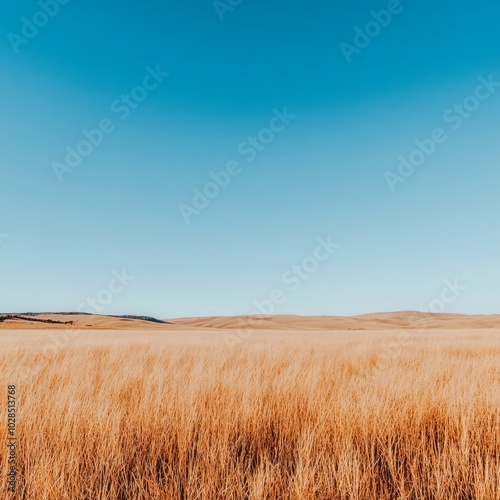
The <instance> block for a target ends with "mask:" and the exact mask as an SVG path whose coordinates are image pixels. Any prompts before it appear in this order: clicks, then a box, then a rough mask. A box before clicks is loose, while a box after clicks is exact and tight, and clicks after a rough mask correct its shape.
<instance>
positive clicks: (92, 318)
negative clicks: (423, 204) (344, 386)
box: [0, 311, 500, 330]
mask: <svg viewBox="0 0 500 500" xmlns="http://www.w3.org/2000/svg"><path fill="white" fill-rule="evenodd" d="M60 328H78V329H94V330H151V329H154V330H159V329H160V330H161V329H165V330H172V329H174V330H175V329H181V330H193V329H222V330H238V329H241V328H249V329H256V330H392V329H414V330H419V329H422V330H424V329H478V328H500V315H471V316H468V315H464V314H432V313H421V312H414V311H403V312H394V313H375V314H365V315H362V316H345V317H344V316H293V315H278V316H256V315H250V316H213V317H203V318H177V319H170V320H161V319H156V318H152V317H149V316H130V315H126V316H104V315H93V314H87V313H76V312H75V313H10V314H9V313H8V314H0V330H1V329H3V330H7V329H19V330H21V329H27V330H28V329H60Z"/></svg>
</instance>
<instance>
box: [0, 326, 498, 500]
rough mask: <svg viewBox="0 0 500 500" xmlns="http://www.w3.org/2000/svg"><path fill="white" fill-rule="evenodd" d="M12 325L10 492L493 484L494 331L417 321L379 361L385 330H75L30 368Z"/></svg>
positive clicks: (454, 490)
mask: <svg viewBox="0 0 500 500" xmlns="http://www.w3.org/2000/svg"><path fill="white" fill-rule="evenodd" d="M6 335H10V336H11V338H10V339H9V338H7V337H6ZM19 335H20V333H19V332H11V333H10V334H9V333H4V334H2V339H3V340H2V342H3V347H4V349H3V350H2V352H3V354H2V356H1V364H0V367H1V377H2V381H3V383H4V385H5V391H6V386H7V383H12V382H15V383H17V385H18V395H19V396H18V397H19V418H20V421H19V424H18V429H17V430H18V436H19V442H18V455H19V460H18V467H19V474H20V475H19V479H18V493H17V496H16V498H20V499H21V498H22V499H36V500H43V499H47V500H53V499H68V500H79V499H89V500H99V499H134V500H135V499H193V500H194V499H238V500H239V499H278V498H279V499H297V500H307V499H316V498H317V499H373V500H381V499H382V500H383V499H415V500H416V499H437V500H439V499H442V500H450V499H452V500H455V499H488V500H489V499H500V334H499V332H498V331H488V332H475V333H474V332H466V333H459V332H449V331H448V332H433V333H432V334H430V333H429V334H422V333H420V335H418V336H415V337H414V338H413V339H412V341H411V342H410V343H409V344H408V345H406V346H405V347H404V348H403V349H401V351H400V352H397V353H396V354H395V358H394V359H393V361H392V362H391V363H390V364H389V365H388V366H387V368H386V369H384V370H378V369H377V361H378V360H379V358H380V357H381V356H382V354H383V352H382V350H381V342H382V341H383V338H384V337H388V338H391V337H394V334H393V333H392V334H391V333H390V332H389V333H387V332H386V333H380V332H378V333H375V332H372V333H370V332H366V333H363V334H361V333H355V332H350V333H349V334H342V333H331V334H328V333H323V334H320V333H318V334H312V333H310V332H309V333H308V334H307V335H305V334H304V335H300V334H294V333H280V334H278V333H276V334H275V335H274V334H270V333H269V332H256V333H255V334H254V336H252V337H251V338H250V339H249V340H247V341H245V342H244V343H242V344H241V345H240V346H238V347H235V348H233V349H228V348H227V347H226V346H225V345H224V343H223V342H221V334H220V333H219V332H217V333H212V334H209V333H206V334H203V335H205V336H204V337H203V336H200V334H198V335H195V334H192V335H191V334H189V333H183V334H182V336H181V335H177V336H175V335H172V334H165V335H164V337H165V338H163V340H161V335H157V336H152V337H145V338H143V339H141V340H139V335H140V334H138V333H137V334H130V333H129V334H127V336H126V337H125V336H124V337H123V339H122V338H121V337H119V335H118V333H116V335H115V336H111V334H110V341H109V342H107V341H106V340H103V336H106V333H103V332H100V333H98V334H94V333H89V332H85V334H84V335H85V338H84V339H81V338H80V339H78V338H77V339H75V340H73V341H72V344H71V345H70V346H69V347H67V348H65V349H62V350H61V351H60V352H59V353H58V354H57V356H56V357H55V358H54V359H53V360H52V361H51V362H50V363H47V364H46V365H45V366H44V368H43V370H42V371H40V372H39V373H38V374H37V375H36V376H32V377H28V376H27V375H26V373H27V371H26V369H27V367H28V365H29V364H30V363H33V356H32V354H31V352H32V351H30V348H29V347H28V345H27V344H30V345H35V344H36V341H35V340H34V337H33V338H32V337H29V338H28V337H26V336H27V335H28V334H24V335H25V337H24V341H25V343H26V345H23V344H22V343H21V344H20V345H18V346H14V341H15V340H16V338H17V340H19ZM29 335H31V336H34V335H35V334H34V333H30V334H29ZM36 335H42V334H41V333H36ZM131 335H135V337H133V336H131ZM111 337H113V338H112V341H111ZM202 337H203V338H202ZM99 339H100V340H99ZM200 339H201V340H200ZM270 339H272V340H270ZM10 341H12V345H10V347H9V342H10ZM4 418H5V417H4ZM5 427H6V425H4V424H2V425H1V432H0V439H2V442H5ZM1 460H2V462H1V464H0V465H1V472H2V477H4V478H5V474H6V473H5V452H2V457H1ZM4 483H5V481H4ZM2 488H4V491H6V486H2Z"/></svg>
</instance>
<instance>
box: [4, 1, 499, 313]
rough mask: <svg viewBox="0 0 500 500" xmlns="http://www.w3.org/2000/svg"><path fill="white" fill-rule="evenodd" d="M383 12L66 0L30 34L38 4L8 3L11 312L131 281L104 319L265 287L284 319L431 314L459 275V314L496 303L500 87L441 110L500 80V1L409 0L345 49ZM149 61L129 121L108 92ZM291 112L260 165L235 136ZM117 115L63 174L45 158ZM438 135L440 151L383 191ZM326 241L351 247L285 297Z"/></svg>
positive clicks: (60, 305)
mask: <svg viewBox="0 0 500 500" xmlns="http://www.w3.org/2000/svg"><path fill="white" fill-rule="evenodd" d="M233 3H236V2H233ZM388 4H390V2H387V1H370V2H369V1H357V2H332V1H331V0H330V1H326V0H325V1H323V0H318V1H316V2H313V3H311V2H284V1H275V2H266V1H264V0H251V1H250V0H243V1H242V2H241V3H240V5H238V6H235V7H234V8H233V10H232V11H229V10H228V11H226V12H223V13H221V12H222V10H224V9H223V8H222V7H220V6H219V9H222V10H220V12H219V13H220V14H221V16H223V17H224V19H223V20H222V21H221V19H220V17H219V15H218V13H217V12H216V9H215V8H214V6H213V4H212V3H211V2H210V1H208V2H207V1H205V2H196V1H194V2H179V1H176V2H173V1H168V0H162V1H156V0H149V1H146V2H131V1H127V0H124V1H122V2H120V3H119V4H118V3H116V2H113V3H108V2H97V1H96V0H87V1H85V2H81V1H77V0H71V1H69V2H68V3H67V4H66V5H60V6H59V12H58V13H57V14H56V15H54V17H53V18H50V19H48V22H47V23H46V25H45V26H42V27H40V28H38V33H35V34H34V35H33V32H34V31H33V27H32V26H31V28H30V26H28V27H26V25H25V24H26V23H25V20H23V18H24V17H25V18H26V19H27V20H28V22H30V21H31V20H33V17H34V16H35V18H36V20H37V22H38V23H39V24H40V23H41V24H42V25H43V24H44V16H43V14H42V15H37V13H38V12H39V11H40V9H41V7H40V5H39V4H38V3H37V2H35V1H31V0H26V1H23V2H17V3H16V2H10V3H8V4H5V5H4V6H3V9H2V17H1V19H0V36H1V37H2V38H1V39H2V40H3V41H2V42H1V43H0V58H1V61H2V63H1V66H0V99H1V103H2V106H1V111H2V112H1V115H0V145H1V148H0V151H1V157H0V161H1V176H0V234H6V235H7V237H6V238H3V237H0V311H27V310H32V311H45V310H49V311H69V310H75V309H76V308H77V307H78V305H79V304H81V303H82V301H85V300H86V299H87V298H88V297H94V296H96V295H97V294H98V293H99V292H100V291H102V290H103V289H105V288H106V287H107V286H108V283H109V281H110V278H111V277H112V272H113V270H118V271H121V270H122V269H126V270H127V272H128V273H129V274H131V275H133V276H134V277H135V279H134V280H133V281H132V282H131V283H130V284H129V286H127V287H126V289H125V290H123V291H122V292H120V293H116V294H115V295H114V296H113V299H112V302H111V303H110V304H107V305H106V306H105V307H103V312H105V313H109V314H121V313H130V314H150V315H154V316H158V317H175V316H196V315H229V314H247V313H251V312H255V306H254V305H253V302H254V301H255V300H259V301H260V300H264V299H266V298H269V296H270V294H271V292H272V291H273V290H274V289H281V290H282V292H283V294H284V296H285V297H286V301H285V302H284V303H283V304H279V305H278V306H276V308H275V311H274V312H275V313H294V314H340V315H342V314H358V313H365V312H372V311H387V310H408V309H419V308H421V307H425V306H427V305H428V303H429V302H430V301H432V300H434V299H438V298H439V297H440V295H441V292H442V290H443V288H444V287H445V286H446V285H444V281H445V280H446V279H455V278H459V280H460V283H462V284H465V285H466V286H467V290H466V291H464V292H463V293H462V294H461V296H460V297H458V298H456V300H454V301H453V303H450V304H448V305H447V306H446V311H447V312H465V313H493V312H497V313H498V312H500V300H499V299H500V265H499V264H500V258H499V248H500V231H499V227H500V224H499V222H500V197H499V196H498V186H499V181H500V169H499V161H498V160H499V158H500V154H499V153H500V140H499V137H500V127H499V125H498V117H499V116H500V88H494V89H493V92H491V95H490V96H486V92H485V91H484V89H483V91H482V92H481V96H482V98H484V100H481V101H480V103H479V106H478V109H477V110H476V109H474V111H473V112H471V113H468V115H470V116H467V118H463V119H462V123H459V122H458V119H457V118H456V116H457V113H458V112H456V111H453V112H452V113H451V114H450V113H449V114H448V115H447V116H448V120H447V121H445V119H444V115H445V114H446V112H447V110H449V109H450V108H451V107H452V106H453V105H454V104H455V103H457V104H459V103H463V102H464V100H466V99H467V98H469V97H470V96H472V95H474V93H475V91H476V89H477V87H478V85H480V82H479V80H478V78H479V77H481V76H482V77H484V78H486V79H487V78H488V77H489V76H490V75H493V79H494V81H500V66H499V60H500V56H499V48H500V31H499V30H498V25H499V20H500V19H499V18H500V7H499V6H498V3H497V2H493V1H484V0H478V1H475V2H465V3H463V2H462V3H457V2H456V1H451V0H443V1H441V2H439V3H436V2H431V1H430V0H418V1H417V0H413V1H410V0H401V7H398V8H397V9H396V8H395V4H392V5H391V8H393V9H394V10H398V13H397V14H391V15H392V19H391V21H390V22H389V23H388V26H386V27H383V28H380V30H379V31H380V34H378V36H375V37H374V38H369V39H368V41H369V42H370V43H369V44H367V43H366V40H364V41H363V40H362V39H361V42H360V40H358V45H359V44H360V45H363V44H365V45H367V46H366V47H365V48H362V49H360V48H359V46H358V47H356V46H355V45H353V44H354V36H355V28H356V27H360V29H361V30H362V31H364V29H365V26H366V24H367V23H368V22H370V21H373V19H374V17H373V15H372V14H371V10H373V9H374V10H376V11H380V10H382V9H386V8H387V6H388ZM52 7H53V6H52ZM30 29H31V31H30ZM36 29H37V28H36V27H35V28H34V30H35V32H36ZM369 29H371V30H372V33H374V31H373V30H375V31H377V30H378V28H377V26H376V25H374V24H373V23H372V24H371V25H370V28H369ZM22 30H24V32H25V33H24V34H25V35H26V34H28V35H29V36H30V38H27V37H26V36H25V37H24V38H23V39H21V38H20V37H21V36H23V34H22ZM358 33H359V32H358ZM13 34H15V35H16V36H14V35H13ZM358 38H359V36H358ZM361 38H362V37H361ZM343 42H345V43H347V44H350V45H351V46H353V47H355V49H356V52H353V53H351V57H350V58H351V61H350V63H349V62H348V61H347V59H346V57H344V54H343V52H342V49H341V44H342V43H343ZM344 47H345V46H344ZM158 65H159V67H160V68H161V71H163V72H168V73H169V76H168V77H165V78H164V81H163V82H162V83H161V84H159V85H158V86H157V88H155V89H153V90H150V91H148V94H147V98H146V99H145V100H144V101H143V102H141V103H139V104H137V105H136V103H135V102H133V106H134V109H130V106H129V111H130V113H129V116H127V117H126V118H125V119H122V118H124V115H125V114H128V111H127V112H126V111H123V108H122V111H121V113H119V112H118V111H117V106H118V105H117V103H116V101H117V99H118V100H120V99H123V98H122V95H123V94H130V91H131V90H132V89H133V88H134V87H135V86H137V85H138V84H141V82H143V79H144V77H145V76H146V74H147V70H146V68H147V67H150V68H153V69H155V68H156V67H157V66H158ZM153 83H154V81H153V80H152V79H151V78H149V80H148V85H150V86H153ZM136 95H142V94H140V93H139V94H137V93H136ZM125 98H126V97H125ZM129 102H130V101H129ZM113 103H114V105H115V107H114V111H113V110H112V105H113ZM120 105H123V104H122V103H120ZM468 105H469V106H470V107H474V106H475V103H474V100H469V101H468ZM285 108H286V110H287V112H288V113H289V114H293V115H296V117H295V118H294V119H293V120H291V122H290V123H289V124H288V125H287V126H286V127H285V128H284V130H282V131H281V132H276V133H275V136H274V139H273V140H272V141H271V142H270V143H269V144H267V145H266V146H265V148H263V150H262V151H259V152H258V154H256V158H255V159H254V160H253V161H251V162H249V161H247V160H248V159H249V156H250V155H249V153H247V154H248V156H244V155H242V154H240V152H238V147H239V145H240V144H241V143H242V142H244V141H247V138H248V137H249V136H256V135H257V134H258V132H259V131H261V129H262V128H263V127H267V126H268V125H269V123H270V120H271V119H272V117H273V113H274V112H273V109H277V110H280V111H283V110H284V109H285ZM106 118H107V119H110V120H111V122H112V127H113V132H112V133H109V134H107V135H105V136H104V140H103V142H102V144H100V145H99V146H98V147H95V148H94V149H93V151H92V153H91V154H89V156H87V157H86V158H85V159H84V160H83V161H82V163H81V164H80V165H79V166H78V167H77V168H75V169H74V170H73V171H72V172H71V173H65V174H64V175H63V177H62V179H63V182H59V180H58V178H57V176H56V174H55V172H54V168H53V163H54V162H59V163H60V164H62V163H64V161H65V156H66V151H65V148H66V147H67V146H70V147H73V148H74V147H76V146H77V144H78V143H79V142H80V141H81V140H82V139H83V135H82V130H84V129H87V130H91V129H94V128H96V127H97V126H98V125H99V123H100V122H101V120H104V119H106ZM108 126H111V125H109V123H108ZM280 127H281V126H280ZM436 128H441V129H442V130H443V131H444V132H445V133H446V136H447V140H446V141H445V142H444V143H441V144H438V145H437V146H436V151H435V153H434V154H432V155H431V156H430V157H429V158H427V159H426V160H425V162H424V164H423V165H421V166H419V167H418V168H416V169H415V172H414V173H413V174H412V175H411V176H409V177H406V178H405V182H404V183H398V184H397V185H395V189H394V190H391V189H390V188H389V185H388V182H387V180H386V177H385V176H386V175H387V172H393V173H397V169H398V164H399V160H398V157H399V156H400V155H403V156H406V157H408V156H409V155H410V153H411V152H412V150H414V149H415V148H416V146H415V142H414V141H415V140H416V139H420V140H423V139H425V138H427V137H430V136H431V134H432V131H433V130H434V129H436ZM265 134H266V133H265V132H264V137H269V136H268V135H265ZM259 147H260V146H259ZM230 161H238V162H239V165H240V167H241V171H240V173H239V174H238V175H236V176H234V177H232V178H231V183H230V185H229V186H228V187H227V188H225V189H221V193H220V194H219V196H217V197H216V198H214V199H212V200H211V201H210V203H209V205H208V206H207V207H206V208H205V209H203V210H200V212H199V213H198V214H196V215H193V216H191V217H190V218H189V222H190V223H189V224H186V222H185V220H184V218H183V216H182V214H181V211H180V209H179V206H180V205H181V206H182V204H184V205H189V204H191V203H192V198H193V197H194V193H193V190H194V189H196V188H197V189H201V190H203V189H204V187H205V186H206V184H207V183H208V182H210V181H211V178H210V175H209V174H210V172H212V171H213V172H217V171H220V170H223V169H225V168H226V165H227V164H228V162H230ZM328 235H330V236H331V238H332V239H333V240H334V241H336V242H337V243H339V244H340V247H339V248H338V249H337V250H336V251H335V253H334V254H333V255H331V256H330V258H329V259H327V260H325V261H324V262H321V263H319V264H318V269H317V270H316V271H315V272H312V273H311V276H310V277H309V279H307V280H304V281H302V282H301V285H300V287H299V288H298V289H295V290H292V289H291V287H290V284H287V283H285V282H284V281H283V275H284V273H286V272H287V271H288V270H290V269H291V268H292V266H294V265H301V263H302V262H303V260H304V259H306V258H308V257H311V256H313V255H314V251H315V248H316V246H317V239H318V238H319V237H324V238H325V237H327V236H328ZM310 262H311V261H310V260H309V263H310ZM311 265H312V264H311ZM101 296H103V297H104V296H105V294H104V295H102V294H101Z"/></svg>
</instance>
